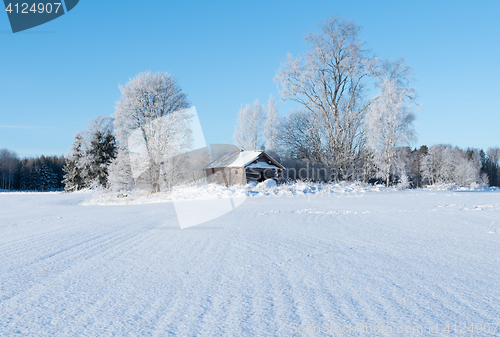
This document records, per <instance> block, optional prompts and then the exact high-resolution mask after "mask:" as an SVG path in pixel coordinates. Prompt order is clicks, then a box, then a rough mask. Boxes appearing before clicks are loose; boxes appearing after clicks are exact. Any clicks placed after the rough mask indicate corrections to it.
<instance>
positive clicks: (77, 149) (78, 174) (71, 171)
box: [63, 132, 88, 192]
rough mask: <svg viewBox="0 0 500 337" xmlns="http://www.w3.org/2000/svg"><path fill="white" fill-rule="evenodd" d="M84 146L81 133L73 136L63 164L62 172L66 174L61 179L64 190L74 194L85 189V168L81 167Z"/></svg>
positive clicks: (84, 152) (84, 153)
mask: <svg viewBox="0 0 500 337" xmlns="http://www.w3.org/2000/svg"><path fill="white" fill-rule="evenodd" d="M86 151H87V149H86V144H85V140H84V136H83V134H82V133H81V132H78V133H77V134H76V135H75V141H74V142H73V145H72V146H71V148H70V149H69V151H68V153H67V155H66V160H65V163H64V167H63V171H64V172H65V173H66V174H65V175H64V178H63V183H64V190H65V191H66V192H75V191H78V190H81V189H83V188H85V187H87V186H88V185H87V183H86V181H85V180H86V176H87V173H86V171H87V170H86V168H85V167H84V165H83V158H84V157H85V155H86Z"/></svg>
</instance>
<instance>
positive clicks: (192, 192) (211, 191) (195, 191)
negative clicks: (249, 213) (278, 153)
mask: <svg viewBox="0 0 500 337" xmlns="http://www.w3.org/2000/svg"><path fill="white" fill-rule="evenodd" d="M380 191H396V189H395V188H385V187H383V186H381V185H375V186H373V185H368V184H364V183H360V182H343V183H329V184H322V183H313V182H295V183H291V184H282V185H278V184H276V182H275V181H274V180H272V179H269V180H266V181H264V182H262V183H259V184H256V183H249V184H247V185H234V186H222V185H218V184H201V183H193V184H191V185H184V186H177V187H175V188H174V189H173V190H172V191H171V192H159V193H150V192H145V191H127V192H122V193H116V192H111V191H99V192H96V193H95V194H94V196H93V197H92V198H91V199H88V200H86V201H85V202H84V203H83V204H84V205H130V204H151V203H159V202H170V201H180V200H206V199H218V198H232V197H245V196H246V197H264V196H266V197H273V196H274V197H280V196H296V195H318V194H329V195H331V194H334V195H336V196H338V197H342V196H346V197H356V196H360V195H362V194H364V193H366V192H380Z"/></svg>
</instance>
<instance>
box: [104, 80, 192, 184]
mask: <svg viewBox="0 0 500 337" xmlns="http://www.w3.org/2000/svg"><path fill="white" fill-rule="evenodd" d="M120 91H121V97H120V100H119V101H118V102H117V103H116V107H115V113H114V115H113V116H114V118H115V122H114V125H115V129H116V136H117V140H118V144H119V145H120V147H122V148H123V151H128V152H129V153H128V155H119V156H118V157H117V161H119V160H120V158H124V159H125V158H128V159H126V160H129V163H130V165H131V170H130V172H131V173H132V174H133V175H136V174H137V177H130V178H127V180H128V181H130V180H135V181H136V182H137V179H136V178H140V179H142V180H146V182H147V184H148V186H149V188H150V190H151V191H155V192H158V191H159V190H160V186H161V185H162V183H163V181H162V179H163V178H164V177H165V175H162V169H163V168H162V166H163V164H164V163H165V161H166V160H167V159H168V158H171V157H172V156H175V155H177V154H179V153H181V152H182V151H184V150H186V149H187V148H189V147H190V144H191V141H192V134H191V133H192V132H191V129H190V126H189V124H190V120H191V116H190V115H189V112H188V110H187V108H188V107H189V102H188V100H187V95H186V94H185V93H184V92H183V91H182V89H181V87H180V86H179V84H178V83H177V80H176V79H175V78H174V77H172V76H171V75H170V74H168V73H151V72H144V73H140V74H139V75H138V76H136V77H135V78H133V79H131V80H130V81H129V82H128V83H127V84H126V85H125V86H120ZM114 164H115V165H117V166H118V167H126V165H127V164H124V165H122V164H120V163H116V162H115V163H114ZM134 171H135V172H134ZM137 171H143V173H137ZM126 172H129V171H128V170H122V173H123V174H126Z"/></svg>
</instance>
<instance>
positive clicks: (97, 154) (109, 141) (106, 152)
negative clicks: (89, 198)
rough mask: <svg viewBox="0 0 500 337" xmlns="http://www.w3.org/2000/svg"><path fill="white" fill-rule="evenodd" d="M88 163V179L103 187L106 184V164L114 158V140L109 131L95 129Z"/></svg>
mask: <svg viewBox="0 0 500 337" xmlns="http://www.w3.org/2000/svg"><path fill="white" fill-rule="evenodd" d="M89 155H90V158H91V159H90V165H89V172H88V180H89V181H92V182H95V183H97V184H99V185H101V186H103V187H107V186H108V166H109V165H110V164H111V161H112V160H113V159H115V158H116V140H115V136H114V135H113V134H112V133H111V132H106V133H103V132H101V131H97V132H96V133H95V134H94V135H93V136H92V140H91V143H90V149H89Z"/></svg>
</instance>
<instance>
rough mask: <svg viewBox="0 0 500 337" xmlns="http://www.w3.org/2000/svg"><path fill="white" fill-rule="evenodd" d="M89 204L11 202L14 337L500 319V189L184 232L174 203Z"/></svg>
mask: <svg viewBox="0 0 500 337" xmlns="http://www.w3.org/2000/svg"><path fill="white" fill-rule="evenodd" d="M88 197H89V195H85V194H74V195H71V194H70V195H67V194H8V193H3V194H0V205H2V206H1V207H2V208H1V213H0V258H1V261H2V263H1V265H0V335H2V336H3V335H5V336H10V335H32V336H44V335H55V336H75V335H82V336H96V335H99V336H137V335H151V336H165V335H176V336H215V335H227V336H270V335H276V336H289V335H292V333H291V324H292V323H294V324H297V325H302V326H306V325H310V326H318V325H321V324H323V323H328V324H332V325H334V326H335V325H346V324H347V325H348V324H349V323H352V324H357V323H365V324H372V325H391V326H393V327H397V326H408V325H412V326H415V325H421V326H423V327H424V328H428V326H429V325H432V324H436V323H440V324H442V323H444V324H446V323H451V324H454V323H468V324H470V323H482V324H484V323H496V321H497V320H498V312H500V304H499V303H500V287H499V281H500V273H499V270H500V261H499V259H498V248H499V246H500V222H498V220H497V219H500V193H498V192H468V193H465V192H464V193H456V192H450V191H443V192H440V191H438V192H436V191H434V192H428V191H388V192H373V193H371V192H370V193H366V194H363V195H359V194H356V195H351V196H350V195H346V196H345V197H342V198H340V197H333V198H332V197H330V198H328V197H310V196H309V197H308V196H301V197H298V196H294V197H279V198H278V197H255V198H248V199H247V201H246V202H245V203H244V204H243V205H242V206H240V207H239V208H237V209H236V210H234V211H233V212H231V213H228V214H226V215H224V216H222V217H220V218H218V219H215V220H212V221H210V222H207V223H205V224H203V225H201V226H197V227H192V228H188V229H185V230H180V229H179V227H178V223H177V220H176V218H175V213H174V209H173V207H172V204H171V203H163V204H161V203H160V204H147V205H134V206H80V205H79V203H81V202H82V201H83V200H84V199H85V198H88ZM493 221H496V223H495V224H494V225H493V226H491V223H492V222H493ZM490 231H491V233H490ZM435 335H440V334H435ZM442 335H447V334H442Z"/></svg>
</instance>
